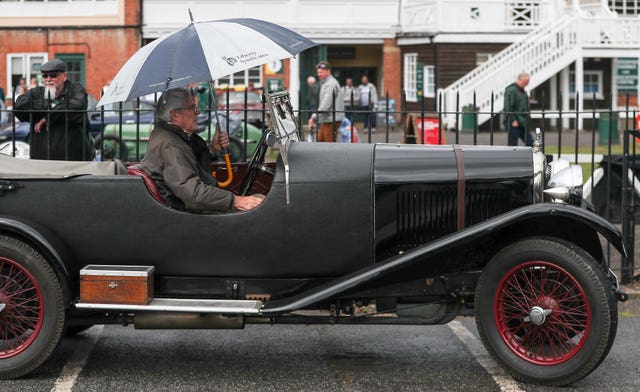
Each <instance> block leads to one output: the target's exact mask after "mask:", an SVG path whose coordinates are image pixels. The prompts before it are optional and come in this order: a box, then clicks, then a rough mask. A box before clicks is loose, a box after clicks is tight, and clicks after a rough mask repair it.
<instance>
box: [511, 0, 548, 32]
mask: <svg viewBox="0 0 640 392" xmlns="http://www.w3.org/2000/svg"><path fill="white" fill-rule="evenodd" d="M540 3H541V1H540V0H530V1H520V0H510V1H507V9H508V11H507V17H508V19H509V24H510V25H511V26H512V27H535V26H537V25H538V24H540Z"/></svg>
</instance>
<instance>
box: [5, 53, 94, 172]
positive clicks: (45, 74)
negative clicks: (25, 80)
mask: <svg viewBox="0 0 640 392" xmlns="http://www.w3.org/2000/svg"><path fill="white" fill-rule="evenodd" d="M40 72H41V74H42V78H43V80H44V86H38V87H36V88H32V89H31V90H28V91H27V92H26V93H24V94H23V95H21V96H19V97H18V98H17V99H16V103H15V105H14V114H15V116H16V117H17V118H18V119H19V120H20V121H29V122H30V123H31V132H30V135H29V144H30V147H31V151H30V154H31V158H32V159H52V160H65V161H88V160H91V159H93V154H94V151H93V143H92V141H91V137H90V136H89V133H88V129H89V119H88V117H87V114H86V113H87V112H86V111H87V91H86V90H85V88H84V87H82V85H81V84H80V83H74V82H70V81H68V80H67V66H66V64H65V63H64V61H62V60H59V59H54V60H50V61H47V62H46V63H44V64H42V67H40Z"/></svg>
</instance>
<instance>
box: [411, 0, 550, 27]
mask: <svg viewBox="0 0 640 392" xmlns="http://www.w3.org/2000/svg"><path fill="white" fill-rule="evenodd" d="M557 3H558V1H557V0H528V1H522V0H483V1H477V0H446V1H445V0H402V5H401V12H400V25H401V29H402V31H403V32H404V33H416V32H420V33H425V32H437V33H442V32H456V33H460V32H470V33H479V32H514V31H525V32H526V31H529V30H531V29H534V28H536V27H538V26H540V25H542V24H545V23H547V22H548V21H550V20H552V19H554V18H555V15H556V12H555V10H556V8H555V5H556V4H557Z"/></svg>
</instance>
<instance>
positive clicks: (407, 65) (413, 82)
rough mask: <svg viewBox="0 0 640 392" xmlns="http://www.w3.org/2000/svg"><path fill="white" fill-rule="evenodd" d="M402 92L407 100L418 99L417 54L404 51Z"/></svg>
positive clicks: (413, 100) (414, 100) (415, 100)
mask: <svg viewBox="0 0 640 392" xmlns="http://www.w3.org/2000/svg"><path fill="white" fill-rule="evenodd" d="M403 73H404V93H405V95H406V99H407V102H417V101H418V94H417V93H418V91H417V90H418V89H417V87H418V83H417V74H418V54H417V53H406V54H405V55H404V71H403Z"/></svg>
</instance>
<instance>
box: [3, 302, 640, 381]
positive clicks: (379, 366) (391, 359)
mask: <svg viewBox="0 0 640 392" xmlns="http://www.w3.org/2000/svg"><path fill="white" fill-rule="evenodd" d="M639 329H640V301H638V300H633V301H629V302H626V303H624V304H621V306H620V325H619V328H618V335H617V338H616V341H615V344H614V346H613V348H612V350H611V352H610V353H609V356H608V357H607V358H606V359H605V360H604V362H603V363H602V364H601V365H600V367H599V368H598V369H596V370H595V371H594V372H593V373H592V374H591V375H589V376H588V377H586V378H585V379H583V380H581V381H579V382H578V383H576V384H574V385H573V386H571V387H569V388H562V389H560V388H558V389H554V388H542V387H540V386H536V385H526V384H521V383H517V382H515V381H514V380H513V379H511V378H510V377H509V376H508V375H506V374H505V373H504V372H503V371H502V369H501V368H500V367H499V366H497V365H496V364H495V363H494V362H493V360H491V359H490V357H489V356H488V354H487V352H486V351H485V350H484V348H483V347H482V345H481V344H480V341H479V338H478V335H477V330H476V328H475V323H474V320H473V319H472V318H458V319H456V320H455V321H453V322H452V323H450V324H448V325H440V326H424V327H418V326H326V325H325V326H280V325H278V326H264V325H248V326H247V327H246V329H244V330H230V331H226V330H198V331H173V330H171V331H142V330H135V329H134V328H133V327H121V326H105V327H102V326H97V327H93V328H91V329H89V330H88V331H86V332H84V333H82V334H80V335H78V336H77V337H73V338H67V339H65V340H63V341H62V342H61V344H60V345H59V347H58V348H57V349H56V351H55V352H54V354H53V355H52V356H51V358H50V359H49V360H48V361H47V362H45V364H44V365H43V366H42V367H40V368H39V369H38V370H36V371H35V372H34V373H32V374H31V375H29V376H27V377H25V378H22V379H19V380H11V381H1V382H0V391H20V392H27V391H37V392H40V391H53V392H60V391H71V390H73V391H75V392H78V391H172V392H173V391H367V392H375V391H385V392H386V391H391V390H393V391H471V390H475V391H512V392H517V391H553V390H561V391H563V392H567V391H578V390H579V391H581V392H583V391H602V390H604V389H605V388H606V389H607V390H608V391H634V392H635V391H638V390H640V378H639V377H638V367H639V366H640V364H639V362H638V361H637V358H638V357H640V341H639V340H638V339H637V331H638V330H639Z"/></svg>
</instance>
